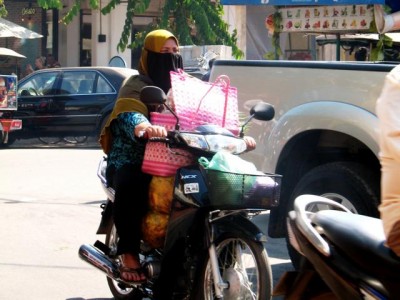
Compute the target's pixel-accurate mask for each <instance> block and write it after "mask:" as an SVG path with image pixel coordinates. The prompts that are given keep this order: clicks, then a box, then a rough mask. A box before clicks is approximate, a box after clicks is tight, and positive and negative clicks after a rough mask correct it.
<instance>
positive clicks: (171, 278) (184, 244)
mask: <svg viewBox="0 0 400 300" xmlns="http://www.w3.org/2000/svg"><path fill="white" fill-rule="evenodd" d="M141 100H142V101H143V102H144V103H146V104H148V105H155V104H157V105H159V104H164V105H165V106H166V107H167V109H169V110H170V108H169V107H168V106H167V105H166V104H165V101H166V96H165V94H164V92H163V91H162V90H160V89H158V88H156V87H146V88H144V89H143V90H142V92H141ZM171 112H172V111H171ZM273 116H274V109H273V107H272V106H271V105H269V104H266V103H263V102H260V103H258V104H256V105H255V106H254V107H253V108H252V109H251V111H250V117H249V118H248V119H247V121H246V122H245V124H244V125H243V127H242V132H243V128H244V126H245V125H246V124H247V123H248V122H249V121H250V120H251V119H252V118H254V119H257V120H262V121H267V120H271V119H272V118H273ZM176 118H177V126H176V129H175V130H174V131H171V132H169V133H168V137H167V138H157V139H151V140H150V141H148V142H164V143H166V144H167V145H169V147H170V148H171V150H172V151H173V149H174V148H175V149H176V148H179V149H185V150H187V151H190V152H191V153H192V154H193V155H195V157H196V158H199V157H206V158H208V159H211V158H212V157H213V155H214V154H215V153H216V152H217V150H221V149H225V150H226V151H229V152H230V153H233V154H240V153H242V152H244V151H245V150H246V144H245V142H244V140H243V138H241V137H236V136H234V135H233V134H232V133H230V132H229V131H227V130H225V129H223V128H221V127H219V126H214V125H205V126H204V125H203V126H200V127H198V128H196V130H195V131H193V132H183V131H180V130H179V119H178V117H176ZM241 136H243V134H241ZM105 167H106V159H104V160H103V161H102V162H101V163H100V166H99V170H98V176H99V177H100V179H101V182H102V185H103V188H104V190H105V192H106V194H107V197H108V202H107V205H103V209H104V210H103V212H102V215H103V217H102V222H101V224H100V227H99V230H98V232H97V233H98V234H106V241H105V244H103V243H102V242H99V241H97V242H96V243H95V244H94V245H88V244H85V245H82V246H81V247H80V249H79V255H80V257H81V258H82V259H83V260H85V261H86V262H88V263H90V264H91V265H93V266H95V267H96V268H98V269H100V270H101V271H103V272H104V273H105V274H106V275H107V281H108V284H109V287H110V290H111V292H112V294H113V295H114V297H115V299H143V298H150V299H162V300H163V299H166V300H169V299H208V300H211V299H232V300H233V299H234V300H238V299H259V300H265V299H270V298H271V293H272V276H271V266H270V264H269V261H268V256H267V253H266V250H265V248H264V246H263V243H264V242H266V236H265V235H264V234H263V232H262V231H261V230H260V229H259V228H258V227H257V226H256V225H254V223H253V222H252V221H251V218H252V217H253V216H255V215H257V214H259V213H261V212H262V211H265V210H267V209H270V208H271V207H272V206H276V205H277V204H278V200H279V192H280V180H281V176H279V175H274V174H262V175H260V174H256V175H255V174H249V175H244V174H236V173H224V172H220V171H215V170H210V169H206V168H203V167H202V166H201V164H199V163H197V164H195V165H192V166H188V167H183V168H180V169H179V170H178V171H177V174H176V176H175V183H174V189H173V190H174V192H173V193H174V195H173V200H172V207H171V211H170V216H169V221H168V226H167V231H166V232H167V233H166V238H165V242H164V245H163V247H161V248H158V249H152V248H150V247H149V246H148V245H146V243H145V242H142V245H141V251H140V260H141V263H142V266H143V267H144V268H145V270H146V271H147V274H146V275H147V278H148V280H147V282H146V283H143V284H132V283H127V282H124V281H123V280H122V279H121V278H120V274H119V271H118V269H119V268H118V267H119V264H120V261H119V258H118V257H117V256H116V254H115V253H116V245H117V240H118V236H117V233H116V230H115V226H114V224H113V220H112V213H111V211H112V202H113V200H114V191H113V190H112V189H111V188H110V187H108V186H107V182H106V180H105V176H104V174H105ZM266 182H267V183H266ZM231 189H234V190H235V193H236V196H237V197H235V199H233V198H231V196H232V193H231V192H229V191H230V190H231ZM217 195H218V196H217ZM221 195H222V197H221ZM224 195H225V196H224Z"/></svg>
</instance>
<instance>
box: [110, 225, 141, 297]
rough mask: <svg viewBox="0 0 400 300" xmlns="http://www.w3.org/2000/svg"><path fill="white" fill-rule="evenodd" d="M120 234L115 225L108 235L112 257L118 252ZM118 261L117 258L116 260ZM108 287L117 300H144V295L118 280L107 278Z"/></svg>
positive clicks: (111, 227)
mask: <svg viewBox="0 0 400 300" xmlns="http://www.w3.org/2000/svg"><path fill="white" fill-rule="evenodd" d="M117 242H118V234H117V230H116V228H115V225H114V224H113V225H112V226H110V229H109V231H108V233H107V235H106V245H107V246H108V247H109V248H110V249H111V251H110V252H111V255H115V253H116V252H117ZM115 259H117V258H115ZM107 283H108V287H109V289H110V291H111V293H112V294H113V296H114V299H116V300H142V299H144V296H143V293H142V292H141V291H140V290H138V289H135V288H132V287H129V286H126V285H124V284H121V283H119V282H117V281H116V280H113V279H111V278H110V277H107Z"/></svg>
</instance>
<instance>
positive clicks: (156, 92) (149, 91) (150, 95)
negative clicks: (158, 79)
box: [140, 86, 167, 105]
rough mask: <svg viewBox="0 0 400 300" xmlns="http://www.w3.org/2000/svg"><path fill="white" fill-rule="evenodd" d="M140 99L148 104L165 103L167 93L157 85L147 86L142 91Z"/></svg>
mask: <svg viewBox="0 0 400 300" xmlns="http://www.w3.org/2000/svg"><path fill="white" fill-rule="evenodd" d="M140 101H142V102H143V103H144V104H146V105H160V104H165V102H166V101H167V95H165V93H164V91H163V90H162V89H160V88H159V87H157V86H145V87H144V88H142V89H141V91H140Z"/></svg>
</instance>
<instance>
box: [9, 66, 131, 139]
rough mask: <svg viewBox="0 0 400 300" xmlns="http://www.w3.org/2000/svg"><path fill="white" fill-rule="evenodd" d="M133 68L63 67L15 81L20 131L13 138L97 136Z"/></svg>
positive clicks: (16, 114) (40, 71) (39, 72)
mask: <svg viewBox="0 0 400 300" xmlns="http://www.w3.org/2000/svg"><path fill="white" fill-rule="evenodd" d="M135 74H138V72H137V71H136V70H132V69H128V68H116V67H65V68H56V69H44V70H38V71H35V72H33V73H32V74H30V75H28V76H27V77H25V78H23V79H22V80H21V81H20V82H19V83H18V90H17V95H18V110H17V112H16V113H15V115H14V116H15V117H16V118H18V119H21V120H22V128H23V129H22V130H20V131H18V132H16V133H15V136H14V137H13V138H14V139H15V138H18V139H21V138H32V137H53V136H54V137H65V136H75V137H79V136H94V135H99V133H100V131H101V129H102V128H103V126H104V124H105V121H106V120H107V118H108V116H109V115H110V113H111V110H112V108H113V106H114V102H115V101H116V99H117V94H118V90H119V88H120V86H121V84H122V82H123V81H124V80H125V78H128V77H130V76H132V75H135Z"/></svg>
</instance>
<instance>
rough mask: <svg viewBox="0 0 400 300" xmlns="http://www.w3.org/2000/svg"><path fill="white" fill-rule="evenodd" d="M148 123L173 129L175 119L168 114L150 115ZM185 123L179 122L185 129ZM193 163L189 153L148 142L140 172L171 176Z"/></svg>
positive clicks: (154, 113) (155, 113) (163, 144)
mask: <svg viewBox="0 0 400 300" xmlns="http://www.w3.org/2000/svg"><path fill="white" fill-rule="evenodd" d="M150 122H151V123H152V124H154V125H160V126H164V127H165V128H166V129H167V130H173V129H174V128H175V124H176V119H175V117H174V116H173V115H172V114H170V113H157V112H152V113H150ZM185 123H187V122H185V121H184V122H183V123H182V122H181V128H182V129H185V128H187V127H186V126H189V125H188V124H185ZM193 163H194V157H193V155H192V154H191V153H189V152H187V151H185V150H182V149H170V148H169V147H168V145H166V144H165V143H158V142H148V143H147V144H146V150H145V152H144V159H143V163H142V171H143V172H144V173H147V174H151V175H157V176H173V175H175V173H176V171H177V170H178V169H179V168H181V167H184V166H188V165H191V164H193Z"/></svg>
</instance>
